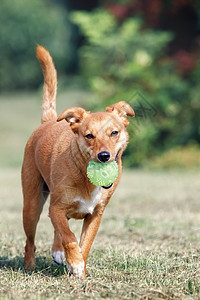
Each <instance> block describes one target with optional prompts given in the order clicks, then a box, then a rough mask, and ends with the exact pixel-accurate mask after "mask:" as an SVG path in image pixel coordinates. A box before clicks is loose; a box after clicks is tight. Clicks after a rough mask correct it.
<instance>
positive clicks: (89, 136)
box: [85, 133, 94, 140]
mask: <svg viewBox="0 0 200 300" xmlns="http://www.w3.org/2000/svg"><path fill="white" fill-rule="evenodd" d="M85 137H86V138H87V139H89V140H92V139H94V136H93V134H91V133H89V134H87V135H86V136H85Z"/></svg>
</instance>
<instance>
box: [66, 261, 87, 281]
mask: <svg viewBox="0 0 200 300" xmlns="http://www.w3.org/2000/svg"><path fill="white" fill-rule="evenodd" d="M66 264H67V269H68V271H69V273H70V274H72V275H74V276H75V277H77V278H81V277H82V275H83V271H84V266H85V263H84V261H82V262H81V263H80V264H77V265H75V264H72V265H69V264H68V262H66Z"/></svg>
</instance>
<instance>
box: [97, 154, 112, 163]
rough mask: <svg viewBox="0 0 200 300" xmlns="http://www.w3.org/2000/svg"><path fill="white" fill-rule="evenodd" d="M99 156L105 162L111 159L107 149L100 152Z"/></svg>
mask: <svg viewBox="0 0 200 300" xmlns="http://www.w3.org/2000/svg"><path fill="white" fill-rule="evenodd" d="M97 156H98V159H99V161H100V162H103V163H105V162H107V161H108V160H109V159H110V153H109V152H107V151H102V152H99V154H98V155H97Z"/></svg>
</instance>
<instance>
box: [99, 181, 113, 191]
mask: <svg viewBox="0 0 200 300" xmlns="http://www.w3.org/2000/svg"><path fill="white" fill-rule="evenodd" d="M112 186H113V183H111V184H110V185H108V186H102V188H104V189H106V190H108V189H109V188H111V187H112Z"/></svg>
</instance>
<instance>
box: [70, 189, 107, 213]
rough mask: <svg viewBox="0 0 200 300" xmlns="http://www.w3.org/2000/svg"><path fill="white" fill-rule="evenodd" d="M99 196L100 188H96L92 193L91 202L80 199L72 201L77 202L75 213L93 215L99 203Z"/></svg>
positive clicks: (100, 193)
mask: <svg viewBox="0 0 200 300" xmlns="http://www.w3.org/2000/svg"><path fill="white" fill-rule="evenodd" d="M101 195H102V187H100V186H98V187H96V189H95V190H94V191H93V192H92V195H91V200H86V199H84V198H82V197H77V198H75V199H74V201H75V202H79V206H78V210H77V213H84V214H93V211H94V209H95V207H96V206H97V204H99V203H100V202H101Z"/></svg>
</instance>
